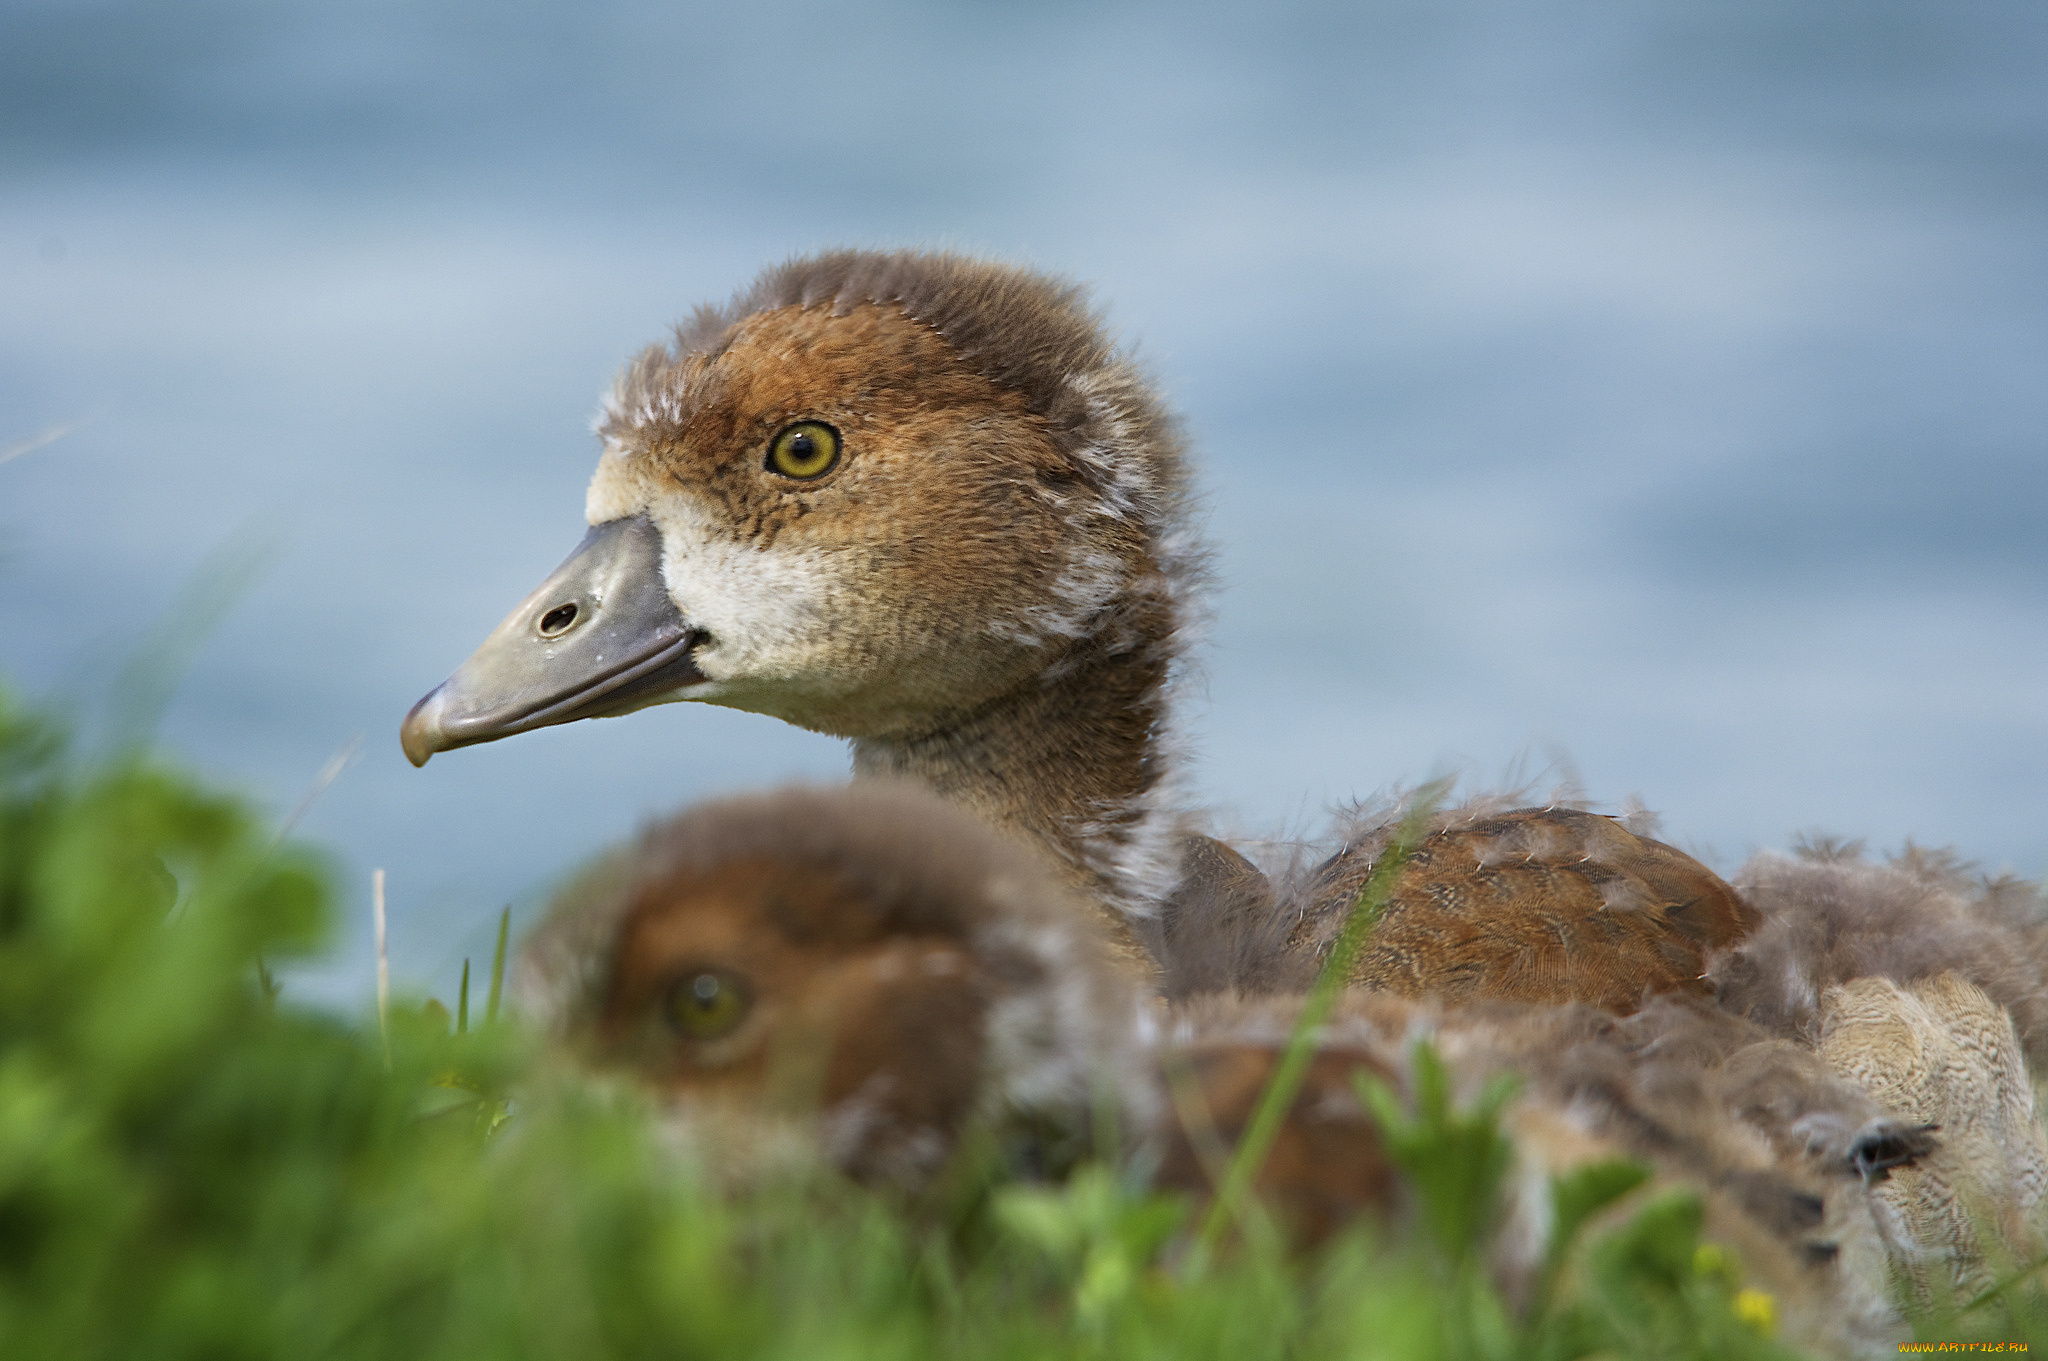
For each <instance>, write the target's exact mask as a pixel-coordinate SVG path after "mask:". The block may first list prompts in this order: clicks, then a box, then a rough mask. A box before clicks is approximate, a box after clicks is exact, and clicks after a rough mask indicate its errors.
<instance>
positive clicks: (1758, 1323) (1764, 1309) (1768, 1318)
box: [1735, 1289, 1778, 1337]
mask: <svg viewBox="0 0 2048 1361" xmlns="http://www.w3.org/2000/svg"><path fill="white" fill-rule="evenodd" d="M1735 1317H1737V1318H1739V1319H1741V1320H1742V1321H1743V1322H1744V1323H1747V1324H1748V1325H1749V1326H1750V1327H1752V1328H1754V1329H1756V1330H1757V1331H1758V1332H1759V1333H1761V1334H1763V1335H1764V1336H1765V1337H1769V1336H1770V1335H1771V1334H1772V1333H1775V1332H1777V1331H1778V1302H1777V1300H1775V1299H1773V1298H1772V1297H1771V1295H1770V1294H1769V1292H1767V1291H1763V1290H1750V1289H1743V1290H1738V1291H1736V1292H1735Z"/></svg>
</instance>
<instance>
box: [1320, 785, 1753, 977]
mask: <svg viewBox="0 0 2048 1361" xmlns="http://www.w3.org/2000/svg"><path fill="white" fill-rule="evenodd" d="M1381 849H1382V848H1381V846H1379V845H1377V844H1375V845H1371V846H1370V847H1369V848H1349V847H1347V848H1346V849H1345V850H1342V851H1339V852H1338V853H1337V854H1336V855H1334V856H1332V857H1330V859H1329V860H1327V861H1325V862H1324V863H1323V865H1322V866H1321V867H1320V868H1319V869H1318V870H1317V871H1316V874H1315V876H1314V879H1313V880H1312V884H1313V888H1312V889H1311V893H1310V898H1309V905H1308V908H1307V910H1306V911H1305V912H1304V914H1303V916H1302V918H1301V920H1300V921H1299V922H1298V923H1297V924H1296V925H1295V928H1294V932H1293V935H1292V936H1291V937H1290V944H1291V945H1292V946H1294V947H1295V948H1296V949H1307V950H1314V951H1315V952H1317V953H1319V954H1320V953H1321V952H1323V951H1325V950H1327V949H1328V948H1329V946H1330V944H1331V943H1332V942H1333V941H1334V940H1335V938H1336V935H1337V931H1338V929H1339V928H1340V927H1341V925H1342V923H1343V920H1344V915H1345V910H1346V909H1347V908H1348V907H1349V905H1350V904H1351V902H1352V901H1353V900H1354V899H1355V898H1356V897H1357V896H1358V894H1359V891H1360V890H1361V889H1363V888H1364V886H1365V883H1366V880H1367V878H1368V877H1369V876H1370V875H1371V873H1372V868H1373V864H1374V858H1375V855H1376V853H1378V852H1379V851H1380V850H1381ZM1757 921H1758V916H1757V914H1756V912H1755V911H1754V909H1752V908H1751V907H1750V906H1749V905H1748V904H1747V903H1745V902H1743V901H1742V899H1741V898H1740V897H1738V896H1737V895H1736V893H1735V891H1734V890H1733V889H1732V888H1730V887H1729V886H1728V885H1727V884H1726V883H1725V882H1723V880H1722V879H1721V877H1720V876H1719V875H1717V874H1715V873H1714V872H1713V871H1712V870H1710V869H1708V868H1707V867H1706V866H1705V865H1702V864H1701V863H1700V862H1699V861H1697V860H1695V859H1693V858H1692V857H1691V856H1689V855H1686V854H1685V853H1684V852H1683V851H1679V850H1676V849H1674V848H1673V847H1670V846H1667V845H1665V844H1663V843H1662V842H1659V841H1652V840H1650V839H1649V838H1647V837H1641V836H1637V835H1636V834H1635V833H1633V832H1630V831H1629V830H1628V829H1627V828H1625V827H1623V826H1622V825H1621V824H1620V823H1619V822H1618V821H1616V820H1615V819H1613V818H1608V817H1602V816H1600V815H1598V814H1594V813H1584V812H1579V811H1576V810H1574V809H1568V808H1528V809H1522V810H1519V811H1516V812H1511V813H1503V814H1499V815H1496V816H1493V817H1487V818H1482V819H1479V820H1477V821H1473V822H1469V823H1466V824H1463V825H1460V826H1453V827H1447V828H1444V829H1442V830H1439V831H1437V832H1435V833H1433V834H1431V835H1430V836H1428V837H1427V838H1426V839H1424V841H1423V842H1422V844H1421V845H1419V846H1417V847H1416V848H1415V850H1414V852H1413V853H1412V854H1411V855H1410V857H1409V860H1408V863H1407V865H1406V866H1405V867H1404V868H1403V869H1402V871H1401V874H1400V877H1399V879H1398V880H1397V881H1396V883H1395V886H1394V892H1393V896H1392V899H1391V900H1390V901H1389V902H1388V904H1387V906H1386V909H1385V911H1384V913H1383V914H1382V916H1381V918H1380V920H1379V923H1378V925H1377V926H1376V928H1375V929H1374V931H1373V935H1372V938H1371V940H1370V942H1369V943H1368V944H1367V946H1366V949H1365V951H1364V953H1363V954H1362V955H1361V956H1360V957H1359V960H1358V963H1357V965H1356V967H1355V968H1354V969H1353V970H1352V973H1351V978H1350V980H1349V981H1350V982H1352V983H1353V984H1356V985H1359V986H1364V987H1371V988H1380V989H1385V990H1387V991H1390V992H1397V993H1404V994H1407V995H1410V996H1430V997H1438V998H1442V999H1444V1000H1445V1001H1466V1000H1470V999H1473V998H1482V997H1487V998H1503V999H1508V1000H1513V1001H1524V1002H1552V1003H1556V1002H1584V1003H1587V1004H1588V1005H1591V1006H1596V1007H1600V1008H1603V1009H1605V1010H1608V1011H1613V1012H1617V1013H1620V1014H1623V1015H1626V1014H1628V1013H1630V1012H1632V1011H1634V1010H1635V1009H1636V1008H1637V1007H1639V1006H1641V1005H1642V1003H1643V1000H1644V999H1645V998H1646V997H1649V996H1653V995H1655V994H1657V993H1662V992H1692V993H1700V994H1708V993H1710V992H1711V991H1712V989H1711V987H1710V986H1709V985H1708V984H1707V983H1706V982H1705V981H1704V980H1703V979H1702V978H1701V975H1702V974H1703V973H1705V972H1706V956H1707V953H1708V952H1709V951H1710V950H1715V949H1719V948H1723V947H1726V946H1729V945H1732V944H1734V943H1735V942H1736V941H1738V940H1740V939H1741V938H1742V937H1743V936H1745V935H1747V934H1748V933H1749V931H1750V930H1751V929H1753V928H1754V927H1755V926H1756V924H1757Z"/></svg>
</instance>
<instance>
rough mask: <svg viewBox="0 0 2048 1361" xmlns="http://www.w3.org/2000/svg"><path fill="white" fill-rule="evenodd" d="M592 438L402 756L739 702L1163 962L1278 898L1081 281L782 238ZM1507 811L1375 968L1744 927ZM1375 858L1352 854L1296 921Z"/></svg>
mask: <svg viewBox="0 0 2048 1361" xmlns="http://www.w3.org/2000/svg"><path fill="white" fill-rule="evenodd" d="M598 434H599V436H600V438H601V440H602V442H603V453H602V455H601V457H600V459H599V461H598V466H597V471H596V473H595V475H594V477H593V478H592V481H591V484H590V490H589V495H588V498H587V503H586V507H585V515H586V518H587V520H588V521H589V524H590V526H591V528H590V532H589V534H588V535H587V536H586V538H585V541H584V543H583V545H582V547H581V548H579V549H578V550H577V552H576V553H575V554H574V555H573V556H572V557H571V558H570V559H569V560H568V561H567V562H566V563H564V564H563V566H562V567H561V568H560V569H559V570H558V571H557V572H556V573H555V574H554V576H552V577H551V578H549V579H548V580H547V581H546V582H544V583H543V584H542V585H541V586H540V588H539V589H538V590H536V591H535V592H534V594H533V595H531V596H529V597H528V598H527V599H526V601H524V602H523V603H522V604H521V605H520V606H519V607H518V608H517V609H516V610H515V611H514V612H513V613H512V614H511V615H510V616H509V617H508V618H507V619H506V620H505V621H504V622H503V623H502V624H500V625H499V627H498V629H497V631H496V632H494V633H493V634H492V635H491V636H490V638H489V639H488V640H486V642H485V643H484V645H483V646H482V647H481V648H480V649H479V650H478V651H477V653H476V654H475V655H474V656H473V657H472V658H471V659H470V660H469V661H468V662H467V663H465V664H464V665H463V666H462V667H461V668H460V669H459V670H458V671H457V672H456V673H455V674H454V675H453V676H451V677H450V678H449V679H448V681H447V682H446V683H444V684H443V685H442V686H440V687H439V688H438V689H436V690H435V691H433V692H432V693H431V694H429V695H428V696H427V697H426V698H424V699H422V700H421V701H420V703H419V704H418V705H417V706H415V708H414V709H413V711H412V713H411V714H410V715H408V717H407V718H406V721H405V724H404V728H403V739H404V745H405V749H406V751H407V753H408V755H409V756H410V757H411V758H412V759H413V760H414V761H415V762H425V761H426V760H427V759H428V758H429V757H430V756H431V755H432V754H433V753H435V752H437V751H443V750H447V749H448V748H451V747H459V746H464V745H468V744H470V743H475V742H485V741H491V740H495V739H497V738H501V737H505V736H508V735H510V734H512V733H516V732H523V731H526V730H528V729H530V728H535V727H540V726H544V725H547V724H553V723H564V722H569V721H571V720H574V719H579V718H589V717H604V716H610V715H617V714H624V713H628V712H631V711H632V710H635V709H639V708H643V707H646V706H648V705H651V704H660V703H666V702H669V701H676V700H694V701H700V702H704V703H712V704H722V705H727V706H730V707H734V708H740V709H747V710H751V711H754V712H758V713H764V714H771V715H774V716H776V717H779V718H782V719H785V720H787V721H789V722H791V723H795V724H798V725H800V726H803V727H806V728H810V729H814V730H816V731H820V732H827V733H833V734H837V735H840V736H843V737H846V738H849V739H850V740H851V742H852V745H853V758H854V770H855V773H856V775H858V776H861V777H875V776H892V777H901V778H909V779H914V780H917V781H919V782H921V783H923V784H924V785H925V786H926V787H928V788H930V789H932V790H934V791H936V792H937V793H939V794H940V795H941V796H942V797H944V798H946V799H948V800H950V801H951V802H953V803H955V804H957V805H958V806H960V807H963V808H965V809H967V810H969V811H970V812H972V813H973V814H975V815H976V816H977V817H980V818H981V819H982V820H984V821H985V822H987V823H989V824H991V825H993V826H996V827H999V828H1003V829H1006V830H1008V831H1011V832H1015V833H1018V834H1020V835H1022V836H1024V837H1026V838H1028V839H1030V840H1032V841H1034V842H1035V843H1036V844H1038V845H1039V846H1040V847H1042V848H1043V850H1044V851H1045V852H1046V853H1048V854H1049V855H1050V856H1051V857H1052V859H1053V861H1054V863H1055V864H1057V865H1058V866H1059V867H1060V868H1061V871H1062V873H1063V874H1064V875H1065V876H1066V878H1067V880H1068V882H1069V883H1070V884H1072V885H1074V886H1075V887H1078V888H1080V889H1082V890H1083V891H1084V892H1085V893H1086V895H1087V896H1088V898H1089V899H1090V901H1092V902H1094V903H1096V904H1098V905H1099V907H1100V908H1101V909H1102V911H1103V912H1104V914H1105V916H1106V918H1107V921H1108V923H1109V929H1110V932H1111V935H1112V939H1113V941H1114V942H1115V945H1116V948H1117V950H1118V953H1119V955H1120V957H1121V958H1122V959H1123V960H1124V961H1125V963H1126V965H1127V966H1128V967H1130V968H1131V969H1133V970H1134V971H1136V972H1138V973H1140V974H1142V975H1146V976H1150V977H1155V978H1156V977H1157V972H1158V969H1159V962H1160V960H1161V959H1162V958H1170V957H1171V955H1172V954H1173V952H1174V948H1175V941H1174V937H1175V936H1176V934H1177V933H1176V931H1175V929H1174V922H1173V918H1174V917H1175V915H1176V914H1177V913H1178V912H1180V911H1181V910H1182V909H1183V908H1184V907H1185V906H1186V905H1188V904H1190V903H1193V904H1196V905H1198V907H1199V908H1200V910H1202V911H1205V912H1221V913H1224V914H1226V915H1231V914H1235V915H1239V916H1246V915H1249V916H1254V917H1256V916H1260V915H1262V914H1263V915H1271V913H1272V912H1273V910H1274V909H1273V906H1272V899H1271V896H1270V893H1269V891H1268V890H1267V889H1266V887H1265V885H1264V884H1263V882H1262V881H1261V879H1260V878H1259V876H1258V875H1257V873H1256V872H1255V871H1253V870H1251V868H1250V867H1249V866H1248V865H1247V864H1246V863H1245V862H1244V861H1243V860H1242V859H1241V858H1240V857H1238V856H1237V855H1236V854H1235V853H1234V852H1232V851H1230V850H1229V849H1228V848H1227V847H1223V846H1221V845H1220V843H1216V842H1213V841H1210V840H1208V839H1206V838H1203V837H1200V836H1198V835H1197V834H1196V833H1195V832H1194V831H1193V829H1192V822H1191V819H1190V815H1189V811H1188V809H1187V808H1186V806H1185V803H1184V799H1183V796H1182V793H1181V783H1180V780H1179V778H1178V769H1179V765H1180V756H1181V752H1180V748H1179V743H1178V740H1177V738H1176V736H1175V724H1174V712H1173V708H1174V699H1175V696H1176V694H1177V692H1178V690H1179V689H1180V688H1181V686H1182V684H1183V682H1184V680H1185V678H1186V675H1187V672H1188V661H1187V656H1186V651H1187V630H1188V627H1189V623H1190V620H1191V618H1192V617H1194V616H1195V615H1196V614H1198V613H1199V609H1200V604H1199V601H1200V597H1201V595H1202V591H1203V588H1204V585H1205V580H1204V570H1203V564H1204V561H1205V553H1204V550H1203V547H1202V545H1201V543H1200V541H1199V539H1198V537H1197V535H1196V533H1195V531H1194V529H1193V527H1192V522H1191V516H1190V501H1191V492H1190V478H1189V473H1188V469H1187V464H1186V459H1185V456H1184V454H1183V452H1182V446H1181V438H1180V435H1179V432H1178V428H1177V426H1176V424H1175V422H1174V420H1173V419H1172V417H1171V416H1170V415H1169V414H1168V412H1167V410H1166V408H1165V406H1164V405H1163V403H1162V402H1161V401H1160V399H1159V397H1158V396H1157V395H1156V393H1155V392H1154V391H1153V390H1152V389H1151V387H1150V386H1149V385H1148V384H1147V383H1146V382H1145V381H1144V380H1143V378H1142V377H1141V376H1140V375H1139V373H1138V372H1137V370H1136V369H1135V368H1134V367H1133V366H1132V364H1131V363H1130V362H1129V361H1128V360H1127V359H1125V358H1124V357H1123V356H1121V355H1120V354H1118V352H1117V351H1116V349H1115V348H1114V346H1113V345H1112V344H1111V343H1110V342H1109V340H1108V339H1107V338H1106V336H1105V333H1104V330H1103V328H1102V326H1101V324H1100V323H1099V321H1098V319H1097V318H1096V317H1095V316H1094V315H1093V314H1092V313H1091V312H1090V310H1089V308H1088V307H1087V305H1086V302H1085V300H1084V298H1083V296H1082V294H1081V292H1080V290H1079V289H1077V288H1075V287H1073V286H1072V285H1069V284H1066V283H1062V282H1060V281H1057V280H1054V279H1050V278H1047V277H1045V276H1043V275H1039V274H1034V273H1031V272H1029V271H1026V270H1021V269H1016V268H1011V267H1007V266H1003V265H998V264H993V263H989V262H987V261H982V260H976V259H972V258H968V257H963V256H957V255H947V254H938V253H920V252H899V253H877V252H866V251H841V252H834V253H831V254H826V255H820V256H816V257H813V258H808V259H798V260H792V261H790V262H789V263H787V264H784V265H781V266H778V267H776V268H774V269H771V270H769V271H767V272H766V273H765V274H764V275H762V276H761V278H760V279H759V280H757V281H756V282H755V283H754V284H753V285H752V286H751V287H750V288H748V289H746V290H744V291H743V292H742V293H741V294H740V295H739V296H738V297H737V298H736V299H735V300H734V301H733V302H732V303H731V304H730V305H729V306H727V307H724V308H704V309H700V310H699V311H698V312H697V313H696V315H695V316H693V317H692V318H691V320H690V321H689V322H688V323H686V324H685V325H683V326H682V327H680V328H679V329H678V330H677V332H676V335H675V338H674V340H673V341H672V342H671V343H670V344H668V345H657V346H654V347H652V348H650V349H648V350H646V351H645V352H643V353H642V354H641V355H640V356H639V357H638V358H636V359H635V360H634V361H633V362H632V363H631V364H630V365H629V366H628V367H627V369H626V371H625V373H624V374H623V375H622V376H621V377H620V379H619V381H618V384H617V386H616V387H615V388H614V389H613V391H612V393H611V395H610V396H609V398H607V400H606V402H605V407H604V414H603V416H602V418H601V420H600V422H599V425H598ZM1496 822H1497V823H1498V826H1497V827H1493V828H1488V829H1480V828H1473V827H1457V826H1450V825H1446V826H1445V827H1443V828H1442V829H1440V830H1439V832H1438V833H1437V835H1436V836H1434V837H1432V839H1431V840H1430V841H1429V842H1428V843H1427V844H1425V845H1424V846H1423V848H1422V849H1421V851H1420V852H1419V853H1418V855H1417V857H1416V862H1415V865H1414V866H1412V867H1411V869H1410V872H1409V873H1408V875H1406V876H1405V877H1404V879H1403V881H1402V885H1401V887H1400V891H1399V893H1398V894H1397V897H1396V904H1395V907H1396V909H1398V910H1396V911H1393V912H1390V913H1389V919H1388V922H1387V924H1386V925H1387V930H1386V938H1385V941H1384V942H1383V947H1384V948H1383V949H1382V950H1381V951H1380V953H1379V954H1377V955H1376V956H1375V957H1374V958H1375V961H1376V962H1375V963H1373V964H1372V965H1371V968H1370V972H1369V974H1368V975H1367V976H1365V977H1363V978H1362V979H1361V981H1371V982H1374V983H1377V984H1381V985H1384V986H1388V987H1403V988H1414V989H1419V990H1420V991H1424V992H1427V991H1432V990H1434V989H1436V988H1437V987H1439V986H1443V987H1448V988H1450V989H1451V990H1453V991H1455V992H1457V993H1458V994H1459V995H1472V996H1511V997H1526V998H1541V999H1542V1000H1548V1001H1570V1000H1584V1001H1590V1002H1596V1003H1598V1004H1600V1005H1604V1006H1610V1007H1621V1008H1627V1007H1631V1006H1634V1005H1635V1004H1636V1003H1637V1002H1639V1001H1640V1000H1641V998H1642V997H1643V996H1644V995H1646V994H1652V993H1656V992H1660V991H1666V990H1670V989H1674V988H1677V989H1689V988H1693V987H1696V986H1697V982H1698V979H1699V976H1700V974H1701V972H1702V967H1701V966H1702V964H1703V956H1704V952H1705V951H1706V950H1708V949H1711V948H1714V947H1717V946H1721V945H1726V944H1730V943H1732V942H1733V941H1734V940H1735V939H1737V938H1738V937H1739V936H1740V934H1741V932H1742V931H1743V930H1744V929H1746V927H1747V925H1748V924H1749V918H1748V917H1747V916H1746V915H1745V914H1744V912H1743V911H1742V910H1741V907H1740V904H1739V903H1738V902H1736V901H1735V900H1734V899H1733V898H1732V897H1731V896H1730V895H1728V893H1727V889H1726V885H1724V884H1722V883H1721V881H1720V880H1719V879H1718V878H1716V877H1715V876H1714V875H1713V873H1712V872H1711V871H1709V870H1708V869H1707V868H1706V867H1705V866H1703V865H1700V864H1699V863H1698V862H1697V861H1693V860H1691V859H1690V858H1689V857H1686V856H1684V855H1683V854H1681V853H1680V852H1678V851H1676V850H1673V849H1671V848H1670V847H1666V846H1661V845H1658V844H1657V843H1654V842H1651V841H1649V840H1648V839H1647V838H1644V837H1639V836H1637V835H1636V834H1635V833H1632V832H1630V831H1628V830H1627V829H1626V828H1624V827H1622V826H1620V825H1618V824H1611V823H1609V824H1597V825H1596V824H1595V823H1593V822H1590V821H1588V820H1587V819H1586V818H1585V817H1584V816H1583V815H1579V814H1570V813H1567V812H1564V811H1562V810H1554V809H1526V810H1520V811H1514V812H1504V813H1503V816H1502V818H1500V819H1496ZM1559 857H1563V858H1559ZM1365 858H1367V857H1365V856H1364V855H1363V853H1362V852H1357V851H1354V852H1350V853H1347V855H1346V856H1345V857H1342V858H1341V859H1340V863H1337V864H1334V865H1333V866H1332V867H1331V869H1330V873H1329V876H1328V883H1327V884H1326V885H1325V888H1326V892H1325V894H1324V896H1323V898H1321V899H1319V900H1317V901H1316V902H1314V903H1312V904H1311V905H1310V907H1309V909H1308V919H1307V920H1306V921H1305V922H1304V925H1303V933H1304V934H1303V937H1302V940H1301V942H1300V944H1301V945H1302V947H1303V948H1305V949H1313V947H1314V946H1315V944H1316V942H1317V940H1318V939H1319V936H1318V933H1319V932H1321V931H1322V930H1323V929H1324V928H1325V926H1326V925H1327V919H1328V917H1329V915H1330V912H1331V910H1332V909H1333V905H1341V904H1342V903H1344V902H1348V900H1349V896H1350V893H1351V891H1352V888H1353V884H1352V879H1353V878H1354V877H1355V873H1356V872H1358V871H1361V870H1362V868H1363V865H1364V860H1365ZM1507 858H1519V863H1520V866H1521V867H1520V868H1515V867H1511V866H1509V865H1508V864H1507ZM1178 934H1181V935H1182V936H1183V937H1185V933H1178ZM1213 981H1214V980H1205V985H1207V983H1212V982H1213Z"/></svg>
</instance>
